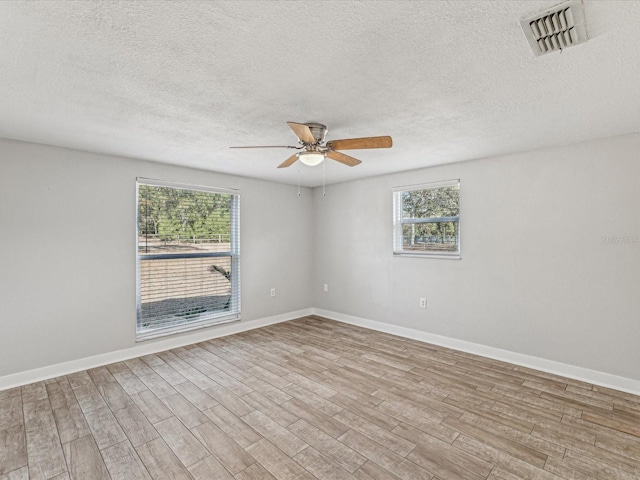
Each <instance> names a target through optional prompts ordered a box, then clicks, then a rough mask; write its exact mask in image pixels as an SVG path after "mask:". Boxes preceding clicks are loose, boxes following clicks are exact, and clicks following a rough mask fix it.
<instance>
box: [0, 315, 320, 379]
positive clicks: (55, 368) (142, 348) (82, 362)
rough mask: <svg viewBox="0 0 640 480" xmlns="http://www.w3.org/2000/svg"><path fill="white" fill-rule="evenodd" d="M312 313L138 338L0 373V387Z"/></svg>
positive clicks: (49, 376) (125, 358)
mask: <svg viewBox="0 0 640 480" xmlns="http://www.w3.org/2000/svg"><path fill="white" fill-rule="evenodd" d="M312 313H313V312H312V309H311V308H306V309H303V310H297V311H295V312H289V313H283V314H280V315H274V316H272V317H265V318H261V319H258V320H250V321H246V322H243V321H239V322H234V323H228V324H224V325H220V326H218V327H212V328H205V329H202V330H197V331H194V332H193V333H190V334H187V335H181V336H180V337H165V338H163V339H162V340H156V341H148V342H141V343H138V344H136V345H135V346H133V347H131V348H126V349H124V350H116V351H115V352H108V353H102V354H100V355H95V356H92V357H86V358H80V359H78V360H71V361H69V362H64V363H58V364H56V365H51V366H48V367H42V368H36V369H34V370H28V371H25V372H19V373H14V374H11V375H6V376H4V377H0V390H5V389H8V388H13V387H18V386H20V385H26V384H29V383H33V382H39V381H41V380H47V379H49V378H55V377H59V376H61V375H68V374H70V373H74V372H79V371H82V370H87V369H88V368H95V367H100V366H102V365H108V364H110V363H114V362H121V361H123V360H128V359H130V358H135V357H140V356H142V355H150V354H152V353H157V352H162V351H165V350H169V349H171V348H177V347H183V346H185V345H190V344H192V343H198V342H203V341H205V340H211V339H212V338H218V337H226V336H227V335H233V334H234V333H240V332H245V331H247V330H253V329H255V328H260V327H266V326H267V325H273V324H276V323H280V322H286V321H288V320H294V319H296V318H300V317H304V316H307V315H311V314H312Z"/></svg>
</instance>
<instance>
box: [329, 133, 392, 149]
mask: <svg viewBox="0 0 640 480" xmlns="http://www.w3.org/2000/svg"><path fill="white" fill-rule="evenodd" d="M392 145H393V140H391V137H389V136H384V137H364V138H346V139H344V140H332V141H330V142H327V147H329V148H333V149H334V150H355V149H358V148H391V146H392Z"/></svg>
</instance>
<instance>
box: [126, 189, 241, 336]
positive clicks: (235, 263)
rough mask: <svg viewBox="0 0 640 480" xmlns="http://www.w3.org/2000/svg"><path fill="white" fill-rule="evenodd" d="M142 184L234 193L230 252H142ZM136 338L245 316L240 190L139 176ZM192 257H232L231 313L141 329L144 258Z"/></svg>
mask: <svg viewBox="0 0 640 480" xmlns="http://www.w3.org/2000/svg"><path fill="white" fill-rule="evenodd" d="M140 185H149V186H152V187H170V188H178V189H183V190H192V191H197V192H207V193H223V194H227V195H231V238H230V251H229V252H215V253H214V252H212V253H208V254H206V255H203V254H197V253H196V254H186V255H185V254H160V255H147V254H142V255H141V254H140V251H139V238H140V237H139V235H138V225H139V223H138V212H139V208H138V202H139V200H140V192H139V187H140ZM135 232H136V341H137V342H139V341H144V340H149V339H152V338H157V337H163V336H166V335H173V334H176V333H184V332H188V331H191V330H195V329H199V328H205V327H210V326H212V325H220V324H224V323H230V322H236V321H239V320H240V319H241V316H240V312H241V302H240V190H236V189H231V188H218V187H209V186H204V185H192V184H186V183H177V182H169V181H164V180H154V179H149V178H142V177H138V178H136V227H135ZM188 256H194V257H197V256H207V257H221V256H224V257H229V256H230V257H231V272H232V274H231V299H230V301H231V306H230V310H231V313H229V314H227V315H216V314H211V315H207V316H204V318H202V319H200V320H197V321H193V322H189V323H184V324H181V325H176V326H170V327H159V328H156V329H153V330H147V331H139V330H138V318H140V315H141V295H140V260H141V259H154V258H167V257H175V258H187V257H188Z"/></svg>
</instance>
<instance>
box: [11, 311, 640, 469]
mask: <svg viewBox="0 0 640 480" xmlns="http://www.w3.org/2000/svg"><path fill="white" fill-rule="evenodd" d="M28 478H30V479H31V480H36V479H38V480H39V479H49V478H55V479H69V478H71V479H81V480H101V479H108V478H111V479H114V480H120V479H122V480H133V479H150V478H152V479H192V478H195V479H202V480H214V479H237V480H252V479H253V480H269V479H274V478H277V479H287V480H288V479H292V480H293V479H295V480H302V479H314V478H315V479H320V480H332V479H361V480H364V479H381V480H387V479H420V480H424V479H432V478H435V479H441V480H445V479H468V480H476V479H478V480H479V479H493V480H498V479H502V480H512V479H520V478H524V479H559V478H562V479H579V480H588V479H600V480H602V479H607V480H609V479H638V478H640V397H637V396H634V395H630V394H625V393H620V392H616V391H612V390H608V389H605V388H601V387H596V386H593V385H590V384H585V383H583V382H578V381H574V380H570V379H566V378H562V377H558V376H555V375H550V374H546V373H541V372H537V371H533V370H530V369H527V368H522V367H517V366H514V365H510V364H506V363H502V362H498V361H494V360H489V359H486V358H482V357H477V356H474V355H469V354H465V353H461V352H457V351H453V350H448V349H445V348H440V347H434V346H431V345H427V344H423V343H420V342H416V341H412V340H407V339H403V338H399V337H394V336H391V335H386V334H382V333H378V332H373V331H369V330H365V329H361V328H357V327H352V326H348V325H343V324H340V323H336V322H332V321H328V320H322V319H319V318H315V317H307V318H303V319H300V320H296V321H293V322H288V323H283V324H279V325H274V326H271V327H268V328H262V329H259V330H253V331H250V332H246V333H242V334H238V335H233V336H230V337H226V338H220V339H215V340H211V341H207V342H202V343H199V344H196V345H191V346H188V347H184V348H176V349H173V350H171V351H167V352H163V353H158V354H156V355H149V356H146V357H141V358H136V359H133V360H127V361H125V362H121V363H116V364H112V365H108V366H106V367H100V368H95V369H92V370H89V371H83V372H80V373H76V374H73V375H67V376H64V377H60V378H56V379H53V380H48V381H45V382H39V383H34V384H31V385H27V386H24V387H22V388H15V389H12V390H5V391H2V392H0V480H7V479H11V480H22V479H28Z"/></svg>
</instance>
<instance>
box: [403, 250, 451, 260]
mask: <svg viewBox="0 0 640 480" xmlns="http://www.w3.org/2000/svg"><path fill="white" fill-rule="evenodd" d="M393 256H394V257H416V258H442V259H446V260H462V256H461V255H460V254H459V253H452V254H440V253H416V252H393Z"/></svg>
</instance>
